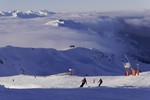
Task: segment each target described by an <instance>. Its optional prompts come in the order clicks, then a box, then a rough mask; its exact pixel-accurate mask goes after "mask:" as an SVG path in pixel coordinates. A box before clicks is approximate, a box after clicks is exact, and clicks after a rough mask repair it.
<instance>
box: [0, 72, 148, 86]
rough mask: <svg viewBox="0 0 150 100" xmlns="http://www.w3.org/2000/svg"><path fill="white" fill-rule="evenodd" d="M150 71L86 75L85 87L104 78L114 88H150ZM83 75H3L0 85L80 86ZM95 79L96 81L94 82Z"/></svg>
mask: <svg viewBox="0 0 150 100" xmlns="http://www.w3.org/2000/svg"><path fill="white" fill-rule="evenodd" d="M149 75H150V73H149V72H145V73H140V75H139V76H128V77H127V76H86V79H87V83H88V84H87V85H85V86H84V87H86V88H89V87H91V88H92V87H93V88H94V87H97V86H98V81H99V79H100V78H102V80H103V83H102V86H103V87H114V88H117V87H118V88H119V87H122V88H150V78H148V77H149ZM82 79H83V77H78V76H69V75H63V74H56V75H51V76H46V77H39V76H28V75H16V76H9V77H1V78H0V85H4V87H6V88H18V89H25V88H78V87H79V86H80V85H81V80H82ZM93 79H95V83H93Z"/></svg>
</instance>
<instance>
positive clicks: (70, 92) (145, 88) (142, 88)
mask: <svg viewBox="0 0 150 100" xmlns="http://www.w3.org/2000/svg"><path fill="white" fill-rule="evenodd" d="M149 75H150V73H149V72H147V73H141V74H140V75H139V76H128V77H125V76H92V77H91V76H87V77H86V79H87V85H85V86H84V87H83V88H78V87H79V86H80V84H81V82H80V81H81V80H82V79H83V77H78V76H68V75H65V76H61V75H52V76H46V77H39V76H36V77H35V76H28V75H17V76H10V77H0V84H1V85H3V86H4V87H6V88H9V89H6V88H4V87H3V86H1V87H0V97H1V98H0V99H1V100H9V99H11V100H17V99H21V100H28V99H32V100H49V99H53V100H59V99H61V100H70V99H71V100H83V99H85V100H99V99H104V100H117V99H119V100H127V99H128V100H148V99H149V93H150V79H149ZM100 78H102V80H103V83H102V85H101V87H97V85H98V83H97V81H98V80H99V79H100ZM93 79H95V80H96V82H95V83H93ZM13 88H14V89H13Z"/></svg>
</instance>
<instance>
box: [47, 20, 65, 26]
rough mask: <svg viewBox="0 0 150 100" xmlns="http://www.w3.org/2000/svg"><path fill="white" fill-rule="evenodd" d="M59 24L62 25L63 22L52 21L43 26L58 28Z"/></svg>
mask: <svg viewBox="0 0 150 100" xmlns="http://www.w3.org/2000/svg"><path fill="white" fill-rule="evenodd" d="M59 24H64V22H63V21H59V20H52V21H49V22H47V23H45V24H44V25H51V26H59Z"/></svg>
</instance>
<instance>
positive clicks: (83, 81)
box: [80, 78, 87, 87]
mask: <svg viewBox="0 0 150 100" xmlns="http://www.w3.org/2000/svg"><path fill="white" fill-rule="evenodd" d="M81 82H82V84H81V85H80V87H83V86H84V84H85V83H86V84H87V81H86V78H84V79H83V80H82V81H81Z"/></svg>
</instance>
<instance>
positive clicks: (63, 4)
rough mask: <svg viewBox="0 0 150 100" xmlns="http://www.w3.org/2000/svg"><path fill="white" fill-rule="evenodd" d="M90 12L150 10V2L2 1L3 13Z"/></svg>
mask: <svg viewBox="0 0 150 100" xmlns="http://www.w3.org/2000/svg"><path fill="white" fill-rule="evenodd" d="M43 9H46V10H49V11H56V12H89V11H116V10H145V9H150V0H0V10H1V11H12V10H21V11H26V10H43Z"/></svg>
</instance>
